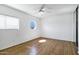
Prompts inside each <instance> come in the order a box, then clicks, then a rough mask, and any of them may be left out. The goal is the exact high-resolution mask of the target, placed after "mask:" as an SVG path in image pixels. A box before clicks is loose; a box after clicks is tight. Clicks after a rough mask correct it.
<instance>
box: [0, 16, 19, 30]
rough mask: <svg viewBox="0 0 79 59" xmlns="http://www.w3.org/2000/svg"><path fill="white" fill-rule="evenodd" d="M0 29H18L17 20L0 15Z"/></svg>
mask: <svg viewBox="0 0 79 59" xmlns="http://www.w3.org/2000/svg"><path fill="white" fill-rule="evenodd" d="M0 29H19V19H18V18H15V17H10V16H5V15H0Z"/></svg>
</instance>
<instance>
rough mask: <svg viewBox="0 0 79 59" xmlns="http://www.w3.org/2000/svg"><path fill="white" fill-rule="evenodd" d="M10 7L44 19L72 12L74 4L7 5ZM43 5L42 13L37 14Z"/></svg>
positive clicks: (74, 7)
mask: <svg viewBox="0 0 79 59" xmlns="http://www.w3.org/2000/svg"><path fill="white" fill-rule="evenodd" d="M7 5H8V6H10V7H13V8H16V9H19V10H21V11H23V12H26V13H28V14H30V15H33V16H35V17H39V18H42V17H46V16H48V15H57V14H63V13H69V12H74V11H75V9H76V7H77V5H76V4H7ZM43 5H44V12H41V13H40V12H39V10H40V9H41V7H42V6H43Z"/></svg>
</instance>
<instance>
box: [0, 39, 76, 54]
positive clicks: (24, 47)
mask: <svg viewBox="0 0 79 59" xmlns="http://www.w3.org/2000/svg"><path fill="white" fill-rule="evenodd" d="M42 39H45V40H46V42H43V43H39V42H38V41H39V40H42ZM76 54H77V53H76V47H75V44H74V43H73V42H69V41H62V40H57V39H47V38H37V39H34V40H31V41H28V42H25V43H23V44H20V45H17V46H14V47H11V48H7V49H4V50H1V51H0V55H76Z"/></svg>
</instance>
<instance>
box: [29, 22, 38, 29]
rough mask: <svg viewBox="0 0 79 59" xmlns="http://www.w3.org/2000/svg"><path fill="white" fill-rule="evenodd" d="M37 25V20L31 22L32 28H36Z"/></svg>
mask: <svg viewBox="0 0 79 59" xmlns="http://www.w3.org/2000/svg"><path fill="white" fill-rule="evenodd" d="M36 26H37V23H36V21H34V20H32V21H31V24H30V27H31V29H36Z"/></svg>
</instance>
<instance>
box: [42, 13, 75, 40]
mask: <svg viewBox="0 0 79 59" xmlns="http://www.w3.org/2000/svg"><path fill="white" fill-rule="evenodd" d="M74 23H75V22H74V20H73V13H67V14H66V13H65V14H59V15H50V16H48V17H44V18H43V19H41V25H42V30H41V31H42V32H41V33H42V34H41V36H42V37H47V38H52V39H53V38H55V39H60V40H66V41H74V39H73V25H74Z"/></svg>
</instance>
